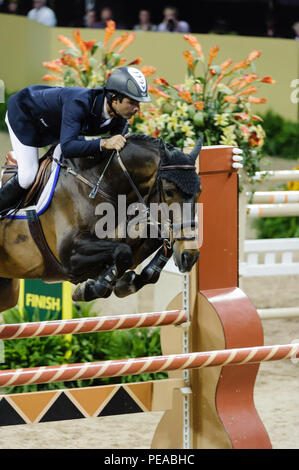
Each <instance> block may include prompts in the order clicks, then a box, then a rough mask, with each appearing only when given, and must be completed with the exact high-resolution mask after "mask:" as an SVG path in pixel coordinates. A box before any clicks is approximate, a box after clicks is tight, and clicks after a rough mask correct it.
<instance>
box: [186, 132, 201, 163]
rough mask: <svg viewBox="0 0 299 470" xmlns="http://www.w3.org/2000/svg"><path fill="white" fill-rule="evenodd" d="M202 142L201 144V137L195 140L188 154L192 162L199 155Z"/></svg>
mask: <svg viewBox="0 0 299 470" xmlns="http://www.w3.org/2000/svg"><path fill="white" fill-rule="evenodd" d="M202 142H203V137H200V138H199V139H197V141H196V142H195V145H194V147H193V149H192V152H191V153H190V154H189V155H190V157H191V158H192V160H193V161H194V162H195V160H196V159H197V157H198V155H199V154H200V151H201V147H202Z"/></svg>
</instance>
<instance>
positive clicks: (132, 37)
mask: <svg viewBox="0 0 299 470" xmlns="http://www.w3.org/2000/svg"><path fill="white" fill-rule="evenodd" d="M134 40H135V33H130V34H128V37H127V39H125V41H124V42H123V43H122V45H121V46H120V48H119V49H118V51H117V53H118V54H121V53H122V52H123V51H124V50H125V49H126V48H127V47H128V46H129V45H130V44H132V42H133V41H134Z"/></svg>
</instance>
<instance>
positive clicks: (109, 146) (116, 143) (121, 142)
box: [101, 134, 126, 151]
mask: <svg viewBox="0 0 299 470" xmlns="http://www.w3.org/2000/svg"><path fill="white" fill-rule="evenodd" d="M125 145H126V139H125V137H123V136H122V135H120V134H118V135H113V136H112V137H109V139H101V148H102V149H105V150H118V151H119V150H121V149H122V148H123V147H124V146H125Z"/></svg>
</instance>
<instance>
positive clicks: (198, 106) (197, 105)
mask: <svg viewBox="0 0 299 470" xmlns="http://www.w3.org/2000/svg"><path fill="white" fill-rule="evenodd" d="M193 104H194V106H195V108H196V109H197V111H202V110H203V108H204V107H205V104H204V102H203V101H195V102H194V103H193Z"/></svg>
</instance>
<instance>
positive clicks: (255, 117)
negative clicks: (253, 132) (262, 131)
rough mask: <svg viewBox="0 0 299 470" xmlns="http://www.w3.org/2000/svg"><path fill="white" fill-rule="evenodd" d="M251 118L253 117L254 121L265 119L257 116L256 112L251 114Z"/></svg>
mask: <svg viewBox="0 0 299 470" xmlns="http://www.w3.org/2000/svg"><path fill="white" fill-rule="evenodd" d="M251 119H252V120H253V121H262V120H263V119H262V118H261V117H260V116H257V115H256V114H253V115H252V116H251Z"/></svg>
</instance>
